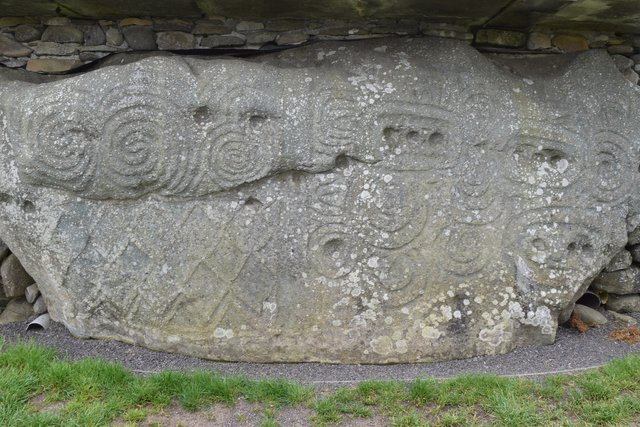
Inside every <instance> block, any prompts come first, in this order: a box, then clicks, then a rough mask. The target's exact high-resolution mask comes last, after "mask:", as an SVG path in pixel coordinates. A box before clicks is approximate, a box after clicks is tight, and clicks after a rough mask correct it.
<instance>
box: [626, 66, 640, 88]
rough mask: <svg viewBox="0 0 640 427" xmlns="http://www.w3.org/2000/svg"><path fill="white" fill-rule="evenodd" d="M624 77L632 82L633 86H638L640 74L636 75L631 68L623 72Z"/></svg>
mask: <svg viewBox="0 0 640 427" xmlns="http://www.w3.org/2000/svg"><path fill="white" fill-rule="evenodd" d="M622 75H623V76H624V78H625V79H627V80H629V82H631V84H633V85H637V84H638V81H639V80H640V76H639V75H638V73H636V72H635V71H634V70H632V69H631V68H628V69H626V70H624V71H623V72H622Z"/></svg>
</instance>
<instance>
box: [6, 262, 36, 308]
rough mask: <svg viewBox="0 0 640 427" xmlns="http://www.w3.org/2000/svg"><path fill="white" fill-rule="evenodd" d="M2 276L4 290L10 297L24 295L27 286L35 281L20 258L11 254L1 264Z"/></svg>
mask: <svg viewBox="0 0 640 427" xmlns="http://www.w3.org/2000/svg"><path fill="white" fill-rule="evenodd" d="M0 277H1V278H2V290H3V291H4V294H5V295H6V296H7V297H9V298H13V297H20V296H22V295H24V291H25V289H27V286H29V285H31V284H32V283H33V279H32V278H31V276H29V273H27V272H26V271H25V269H24V268H23V267H22V264H20V261H19V260H18V258H17V257H16V256H15V255H13V254H11V255H9V256H8V257H7V258H6V259H5V260H4V261H3V262H2V265H1V266H0Z"/></svg>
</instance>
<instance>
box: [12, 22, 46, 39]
mask: <svg viewBox="0 0 640 427" xmlns="http://www.w3.org/2000/svg"><path fill="white" fill-rule="evenodd" d="M13 35H14V37H15V38H16V41H19V42H31V41H34V40H38V39H39V38H40V36H41V35H42V30H41V29H40V28H37V27H34V26H33V25H20V26H18V27H16V29H15V32H14V34H13Z"/></svg>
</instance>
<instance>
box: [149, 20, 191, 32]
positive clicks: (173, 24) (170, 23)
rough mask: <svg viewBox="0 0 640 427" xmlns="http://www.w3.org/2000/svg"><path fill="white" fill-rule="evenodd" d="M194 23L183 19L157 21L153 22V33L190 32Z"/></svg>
mask: <svg viewBox="0 0 640 427" xmlns="http://www.w3.org/2000/svg"><path fill="white" fill-rule="evenodd" d="M192 28H193V23H191V22H189V21H185V20H183V19H156V20H154V22H153V31H158V32H160V31H180V32H187V33H188V32H190V31H191V29H192Z"/></svg>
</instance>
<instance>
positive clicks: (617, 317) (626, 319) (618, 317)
mask: <svg viewBox="0 0 640 427" xmlns="http://www.w3.org/2000/svg"><path fill="white" fill-rule="evenodd" d="M607 311H608V312H609V314H610V315H611V317H612V318H613V320H614V321H615V322H617V323H623V324H626V325H628V326H633V325H637V324H638V321H637V320H636V319H635V318H634V317H631V316H627V315H626V314H621V313H618V312H617V311H613V310H607Z"/></svg>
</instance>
